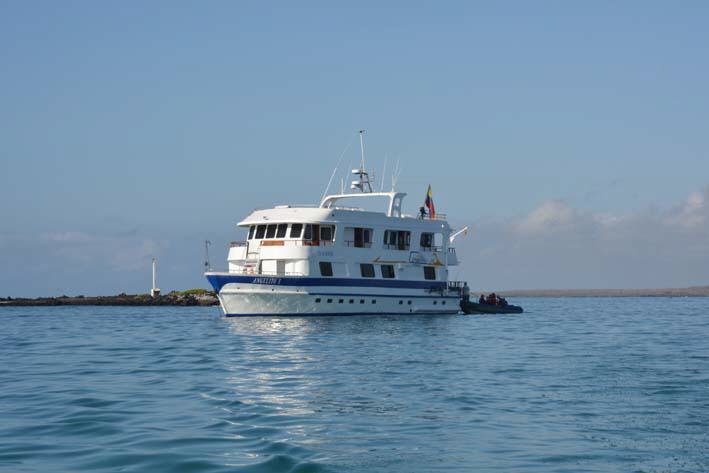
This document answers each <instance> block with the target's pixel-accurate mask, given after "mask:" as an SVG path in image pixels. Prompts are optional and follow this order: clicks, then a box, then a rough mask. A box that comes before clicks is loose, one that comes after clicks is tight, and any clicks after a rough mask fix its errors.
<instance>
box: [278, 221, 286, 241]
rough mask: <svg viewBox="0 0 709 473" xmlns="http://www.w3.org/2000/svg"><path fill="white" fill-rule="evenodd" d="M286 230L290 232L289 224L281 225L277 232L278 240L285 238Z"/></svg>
mask: <svg viewBox="0 0 709 473" xmlns="http://www.w3.org/2000/svg"><path fill="white" fill-rule="evenodd" d="M286 230H288V224H287V223H279V224H278V229H277V230H276V238H285V236H286Z"/></svg>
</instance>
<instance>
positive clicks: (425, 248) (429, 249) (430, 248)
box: [421, 246, 443, 253]
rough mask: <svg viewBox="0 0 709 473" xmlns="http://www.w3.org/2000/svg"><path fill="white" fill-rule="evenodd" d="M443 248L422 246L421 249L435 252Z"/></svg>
mask: <svg viewBox="0 0 709 473" xmlns="http://www.w3.org/2000/svg"><path fill="white" fill-rule="evenodd" d="M442 249H443V247H442V246H422V247H421V251H433V252H435V253H438V252H439V251H441V250H442Z"/></svg>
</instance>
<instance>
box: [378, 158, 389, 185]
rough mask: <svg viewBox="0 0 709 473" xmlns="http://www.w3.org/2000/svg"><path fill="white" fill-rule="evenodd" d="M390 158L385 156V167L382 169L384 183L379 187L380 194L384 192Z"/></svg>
mask: <svg viewBox="0 0 709 473" xmlns="http://www.w3.org/2000/svg"><path fill="white" fill-rule="evenodd" d="M388 157H389V156H387V155H384V167H383V168H382V183H381V184H380V186H379V192H384V178H385V177H386V173H387V158H388Z"/></svg>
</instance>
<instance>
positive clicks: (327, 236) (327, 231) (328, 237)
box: [320, 225, 335, 241]
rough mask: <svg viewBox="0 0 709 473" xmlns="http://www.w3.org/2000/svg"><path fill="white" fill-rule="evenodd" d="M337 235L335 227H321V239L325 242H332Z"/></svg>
mask: <svg viewBox="0 0 709 473" xmlns="http://www.w3.org/2000/svg"><path fill="white" fill-rule="evenodd" d="M334 235H335V227H333V226H332V225H322V226H321V227H320V239H321V240H323V241H332V240H333V237H334Z"/></svg>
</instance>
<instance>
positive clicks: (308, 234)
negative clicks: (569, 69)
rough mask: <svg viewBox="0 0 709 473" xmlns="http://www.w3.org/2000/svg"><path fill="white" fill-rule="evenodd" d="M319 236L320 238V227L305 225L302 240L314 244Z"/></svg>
mask: <svg viewBox="0 0 709 473" xmlns="http://www.w3.org/2000/svg"><path fill="white" fill-rule="evenodd" d="M319 236H320V225H316V224H312V225H311V224H309V223H308V224H306V225H305V233H304V234H303V240H306V241H313V242H316V241H318V237H319Z"/></svg>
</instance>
